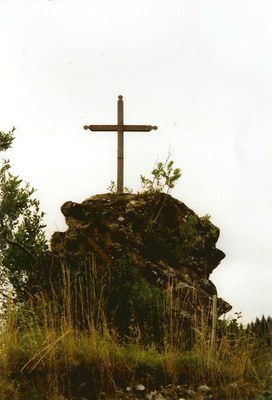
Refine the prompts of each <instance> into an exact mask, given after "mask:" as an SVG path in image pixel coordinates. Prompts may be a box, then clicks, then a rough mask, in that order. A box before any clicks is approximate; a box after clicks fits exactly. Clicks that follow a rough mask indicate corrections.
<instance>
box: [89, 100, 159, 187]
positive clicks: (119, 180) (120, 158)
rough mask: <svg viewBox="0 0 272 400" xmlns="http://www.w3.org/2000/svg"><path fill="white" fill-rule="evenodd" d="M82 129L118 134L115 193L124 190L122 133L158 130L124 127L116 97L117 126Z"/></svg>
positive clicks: (137, 126) (153, 127)
mask: <svg viewBox="0 0 272 400" xmlns="http://www.w3.org/2000/svg"><path fill="white" fill-rule="evenodd" d="M84 129H85V130H87V129H90V130H91V131H107V132H118V137H117V191H118V192H123V190H124V132H125V131H126V132H150V131H151V130H152V129H154V130H156V129H158V128H157V126H152V125H124V102H123V96H118V102H117V125H85V126H84Z"/></svg>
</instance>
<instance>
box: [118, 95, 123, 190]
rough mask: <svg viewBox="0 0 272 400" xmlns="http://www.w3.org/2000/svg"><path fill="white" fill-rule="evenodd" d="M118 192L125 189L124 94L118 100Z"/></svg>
mask: <svg viewBox="0 0 272 400" xmlns="http://www.w3.org/2000/svg"><path fill="white" fill-rule="evenodd" d="M117 125H118V135H117V149H118V154H117V192H119V193H122V192H123V190H124V102H123V96H118V102H117Z"/></svg>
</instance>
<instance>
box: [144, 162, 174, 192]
mask: <svg viewBox="0 0 272 400" xmlns="http://www.w3.org/2000/svg"><path fill="white" fill-rule="evenodd" d="M173 165H174V161H169V158H167V159H166V161H165V162H164V163H163V162H161V161H159V162H157V164H156V166H155V168H154V169H153V170H152V172H151V174H152V175H153V178H151V179H149V178H146V177H145V176H143V175H141V176H140V179H141V184H142V188H143V191H144V192H149V193H153V192H163V191H164V190H165V189H166V192H167V193H170V191H171V190H172V189H173V188H174V187H175V186H176V183H177V181H178V179H179V178H180V177H181V170H180V168H173Z"/></svg>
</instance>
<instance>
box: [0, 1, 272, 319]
mask: <svg viewBox="0 0 272 400" xmlns="http://www.w3.org/2000/svg"><path fill="white" fill-rule="evenodd" d="M271 49H272V2H271V1H269V0H99V1H98V0H89V1H84V0H52V1H48V0H1V2H0V129H1V130H2V131H8V130H10V129H11V128H12V127H13V126H15V127H16V132H15V135H16V139H15V142H14V144H13V148H12V149H11V150H10V151H9V152H8V153H6V154H3V157H5V158H6V157H8V158H9V159H10V162H11V165H12V172H13V173H14V174H15V175H19V176H20V178H22V179H23V180H24V181H27V182H29V183H30V184H31V186H33V187H35V188H36V189H37V190H36V193H35V196H36V198H38V199H39V200H40V203H41V209H42V210H44V211H45V213H46V217H45V223H46V224H47V228H46V229H47V236H48V238H50V236H51V235H52V233H53V232H54V231H56V230H65V229H66V225H65V221H64V217H63V215H62V214H61V212H60V207H61V205H62V204H63V203H64V202H65V201H68V200H72V201H77V202H82V201H83V200H84V199H86V198H88V197H90V196H92V195H95V194H97V193H105V192H107V188H108V187H109V185H110V182H111V181H116V152H117V139H116V133H113V132H95V133H94V132H91V131H85V130H83V126H84V125H90V124H115V123H116V121H117V113H116V110H117V99H118V96H119V95H122V96H123V98H124V119H125V123H126V124H148V125H157V126H158V130H157V131H151V132H149V133H141V132H128V133H125V186H127V187H128V188H131V189H133V190H134V191H138V190H140V189H141V185H140V175H141V174H142V175H145V176H146V177H149V176H150V172H151V170H152V169H153V167H154V165H155V163H156V161H158V160H159V161H164V160H165V159H166V158H167V156H168V154H169V153H170V154H171V159H172V160H173V161H174V166H175V167H178V168H181V170H182V177H181V179H180V181H179V182H178V184H177V186H176V188H175V189H174V190H173V191H172V193H171V194H172V195H173V196H174V197H176V198H177V199H179V200H180V201H182V202H184V203H185V204H186V205H187V206H189V207H190V208H191V209H193V210H194V211H195V212H196V213H197V214H198V215H199V216H203V215H206V214H209V215H211V221H212V222H213V223H214V224H215V225H216V226H218V227H219V228H220V232H221V235H220V238H219V241H218V245H217V247H218V248H219V249H221V250H223V251H224V252H225V253H226V258H225V259H224V260H223V261H222V262H221V264H220V265H219V266H218V267H217V269H216V270H215V271H214V272H213V274H212V275H211V280H212V281H213V282H214V283H215V285H216V287H217V289H218V294H219V296H220V297H223V298H224V299H225V300H226V301H228V302H229V303H230V304H232V306H233V309H232V311H231V312H230V313H229V314H228V315H227V316H226V317H227V318H232V317H234V316H235V313H236V312H241V314H242V316H243V321H244V322H249V321H251V320H254V319H255V318H256V317H261V316H262V315H263V314H264V315H265V316H268V315H272V295H271V293H272V268H271V259H272V243H271V238H272V207H271V205H272V202H271V200H272V168H271V166H272V134H271V133H272V52H271Z"/></svg>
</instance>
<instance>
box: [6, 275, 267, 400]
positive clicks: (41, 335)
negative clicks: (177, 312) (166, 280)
mask: <svg viewBox="0 0 272 400" xmlns="http://www.w3.org/2000/svg"><path fill="white" fill-rule="evenodd" d="M66 278H67V276H66ZM66 281H67V279H66ZM70 283H71V282H69V287H68V286H67V287H65V286H64V290H65V292H64V293H62V301H61V304H60V302H59V298H58V300H56V299H55V298H50V299H47V298H46V297H45V296H44V295H42V294H41V295H37V296H35V298H33V299H32V301H30V302H29V304H28V305H27V306H26V305H24V306H23V307H18V306H16V307H15V306H13V305H12V304H10V306H9V309H8V311H7V313H6V315H5V316H4V317H3V318H4V320H3V321H2V322H3V323H2V326H3V328H2V330H1V331H0V398H1V399H2V400H17V399H19V400H29V399H31V400H35V399H37V400H46V399H50V400H63V399H67V400H68V399H69V400H72V399H77V400H79V399H80V398H83V397H85V398H86V399H96V398H99V397H100V395H101V393H102V392H107V393H109V394H112V395H113V394H114V392H115V391H116V389H118V388H125V387H126V386H131V385H133V384H135V383H137V382H141V383H144V384H145V385H146V386H147V387H149V388H150V389H152V388H156V387H159V386H160V385H166V384H168V383H175V384H187V385H191V386H192V387H197V386H199V385H201V384H207V385H208V386H210V387H211V388H212V390H213V393H215V398H216V399H225V400H232V399H233V400H234V399H235V400H237V399H241V400H242V399H253V398H254V396H256V394H258V393H260V392H261V391H262V390H263V389H264V388H265V386H266V384H267V382H268V379H269V375H270V373H271V364H270V362H271V349H269V347H268V346H264V345H260V342H259V341H258V340H257V339H256V337H254V335H252V334H248V333H246V331H245V330H242V329H241V330H239V332H238V333H236V335H235V338H233V337H232V336H230V335H229V334H228V332H227V331H225V332H224V334H222V335H221V336H220V338H219V337H218V340H217V346H216V352H215V356H214V357H211V352H210V328H209V326H208V324H207V323H206V324H205V323H203V319H202V323H201V324H200V326H198V324H197V321H196V322H195V326H194V344H193V346H192V347H191V348H190V349H189V350H188V349H186V347H185V346H182V336H181V334H180V335H177V332H171V329H173V328H171V327H172V326H173V321H172V319H171V318H169V324H170V327H169V326H167V327H166V329H165V332H166V333H165V338H164V341H163V345H159V346H158V343H156V342H154V341H153V340H152V339H150V342H149V343H146V339H145V340H144V341H143V340H141V330H140V329H138V330H137V329H136V331H137V334H135V332H134V335H132V336H131V337H126V338H125V340H124V338H123V337H121V336H120V335H119V333H118V332H117V331H116V330H115V329H114V328H113V327H112V326H110V324H109V323H108V321H107V318H106V316H105V315H106V312H105V310H104V309H103V306H102V304H103V301H102V300H101V291H100V292H99V291H98V292H96V294H95V295H94V294H93V293H94V292H93V293H92V295H91V296H93V297H92V298H89V300H88V301H87V303H86V301H84V304H83V298H84V296H83V292H80V293H81V295H82V297H80V296H79V298H78V299H77V302H80V299H81V300H82V304H80V307H79V309H81V312H82V313H84V315H87V317H88V318H87V321H88V326H87V328H86V329H82V328H80V326H77V325H76V324H75V323H74V322H75V315H74V308H73V307H72V304H73V301H72V298H71V290H70ZM102 286H103V285H101V287H102ZM96 287H97V283H96ZM80 290H81V289H80ZM82 290H83V289H82ZM101 290H102V289H101ZM103 290H104V289H103ZM95 296H97V299H98V303H95V302H96V300H97V299H96V297H95ZM86 304H87V305H86ZM96 304H99V308H98V310H99V311H97V309H96V310H95V307H94V305H96ZM86 307H87V308H86ZM170 315H171V313H170ZM133 326H134V327H136V325H135V323H134V325H133ZM173 338H176V339H177V340H176V341H175V340H173Z"/></svg>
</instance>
